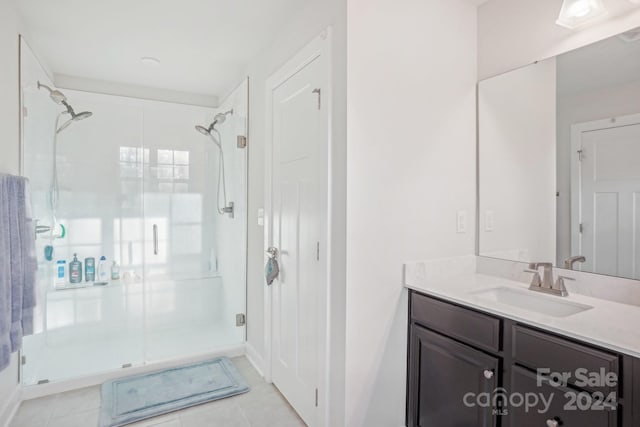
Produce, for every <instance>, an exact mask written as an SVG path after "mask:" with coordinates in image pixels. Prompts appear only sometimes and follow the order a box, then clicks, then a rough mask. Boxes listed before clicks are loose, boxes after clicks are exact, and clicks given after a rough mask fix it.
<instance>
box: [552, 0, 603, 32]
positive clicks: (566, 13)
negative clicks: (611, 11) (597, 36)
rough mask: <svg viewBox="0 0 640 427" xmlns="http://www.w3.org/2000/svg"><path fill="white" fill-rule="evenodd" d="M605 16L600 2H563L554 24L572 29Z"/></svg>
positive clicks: (571, 0) (584, 0) (569, 0)
mask: <svg viewBox="0 0 640 427" xmlns="http://www.w3.org/2000/svg"><path fill="white" fill-rule="evenodd" d="M606 14H607V9H605V7H604V5H603V4H602V0H564V1H563V2H562V9H561V10H560V16H558V20H557V21H556V24H558V25H560V26H562V27H565V28H569V29H574V28H577V27H579V26H581V25H585V24H588V23H589V22H591V21H594V20H596V19H598V18H600V17H603V16H605V15H606Z"/></svg>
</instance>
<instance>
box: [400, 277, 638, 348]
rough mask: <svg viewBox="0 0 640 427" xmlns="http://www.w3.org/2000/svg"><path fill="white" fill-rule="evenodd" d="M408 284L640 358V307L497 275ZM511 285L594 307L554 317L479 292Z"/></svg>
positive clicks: (409, 280)
mask: <svg viewBox="0 0 640 427" xmlns="http://www.w3.org/2000/svg"><path fill="white" fill-rule="evenodd" d="M405 286H406V287H407V288H409V289H413V290H416V291H419V292H422V293H425V294H427V295H432V296H434V297H438V298H442V299H444V300H448V301H451V302H454V303H458V304H461V305H465V306H467V307H471V308H475V309H477V310H481V311H484V312H487V313H491V314H495V315H498V316H501V317H506V318H508V319H512V320H515V321H518V322H522V323H526V324H529V325H531V326H535V327H537V328H540V329H544V330H547V331H550V332H555V333H558V334H560V335H564V336H567V337H571V338H575V339H577V340H580V341H584V342H588V343H591V344H594V345H597V346H600V347H604V348H608V349H611V350H614V351H616V352H620V353H623V354H627V355H630V356H633V357H638V358H640V307H638V306H634V305H627V304H622V303H618V302H612V301H607V300H603V299H598V298H592V297H588V296H584V295H579V294H576V293H573V294H570V295H569V296H568V297H566V298H565V297H558V296H553V295H546V294H542V293H538V292H533V291H527V287H528V285H526V284H524V283H522V282H516V281H513V280H508V279H504V278H500V277H496V276H489V275H485V274H477V273H475V274H474V273H465V274H460V275H457V276H452V277H446V278H445V277H442V278H439V279H438V280H426V279H425V278H415V277H407V278H406V279H405ZM501 287H504V288H511V289H519V290H524V291H526V292H531V293H532V294H534V295H535V296H536V297H537V298H549V299H551V300H553V301H558V300H561V301H568V302H573V303H578V304H585V305H588V306H592V307H593V308H591V309H589V310H586V311H582V312H580V313H577V314H573V315H570V316H567V317H553V316H549V315H545V314H541V313H539V312H536V311H535V308H533V307H532V309H531V310H529V309H524V308H519V307H515V306H513V305H508V304H505V303H500V302H494V301H489V300H487V298H486V297H485V296H482V295H478V294H477V293H478V292H479V291H483V290H489V289H493V288H501Z"/></svg>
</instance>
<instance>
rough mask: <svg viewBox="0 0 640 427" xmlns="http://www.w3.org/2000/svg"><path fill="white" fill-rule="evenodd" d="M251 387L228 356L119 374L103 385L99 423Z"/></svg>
mask: <svg viewBox="0 0 640 427" xmlns="http://www.w3.org/2000/svg"><path fill="white" fill-rule="evenodd" d="M247 391H249V386H248V385H247V383H246V381H245V380H244V378H242V376H241V375H240V373H239V372H238V370H237V369H236V367H235V366H234V365H233V362H231V360H229V359H228V358H226V357H219V358H216V359H213V360H207V361H205V362H199V363H193V364H190V365H185V366H180V367H177V368H171V369H165V370H162V371H157V372H151V373H148V374H141V375H135V376H132V377H127V378H119V379H117V380H112V381H108V382H106V383H104V384H103V385H102V406H101V408H100V421H99V427H118V426H124V425H127V424H129V423H133V422H135V421H140V420H144V419H146V418H151V417H155V416H158V415H162V414H166V413H167V412H172V411H176V410H179V409H183V408H187V407H189V406H194V405H198V404H201V403H205V402H211V401H213V400H218V399H222V398H224V397H230V396H234V395H236V394H240V393H246V392H247Z"/></svg>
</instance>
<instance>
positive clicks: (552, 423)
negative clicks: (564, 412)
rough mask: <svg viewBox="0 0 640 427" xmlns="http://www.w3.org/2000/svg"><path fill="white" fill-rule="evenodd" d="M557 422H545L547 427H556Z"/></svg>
mask: <svg viewBox="0 0 640 427" xmlns="http://www.w3.org/2000/svg"><path fill="white" fill-rule="evenodd" d="M558 426H559V424H558V421H556V420H547V427H558Z"/></svg>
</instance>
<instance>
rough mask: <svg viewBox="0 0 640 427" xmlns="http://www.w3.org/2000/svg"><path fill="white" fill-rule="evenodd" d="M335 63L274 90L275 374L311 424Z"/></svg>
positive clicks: (315, 64) (311, 65)
mask: <svg viewBox="0 0 640 427" xmlns="http://www.w3.org/2000/svg"><path fill="white" fill-rule="evenodd" d="M326 75H327V66H326V62H325V58H324V56H323V55H320V54H318V55H317V56H315V57H314V58H312V59H310V62H308V63H306V65H305V66H304V67H302V68H300V69H298V71H297V72H295V73H294V74H293V75H291V76H289V77H288V78H287V79H286V80H285V81H284V82H283V83H281V84H280V85H278V86H277V87H276V88H274V89H273V91H272V138H273V139H272V142H273V154H272V165H271V169H272V189H271V210H272V243H271V244H272V246H275V247H276V248H277V249H278V251H279V257H278V260H279V263H280V275H279V277H278V279H277V280H276V281H275V282H274V283H273V285H272V286H271V292H272V294H271V322H272V329H271V330H272V336H271V340H272V348H271V377H272V381H273V383H274V384H275V385H276V387H278V389H279V390H280V391H281V392H282V394H283V395H284V396H285V397H286V399H287V400H288V401H289V402H290V403H291V405H292V406H293V407H294V408H295V409H296V411H297V412H298V413H299V414H300V416H301V417H302V419H303V420H304V421H305V422H306V423H307V424H308V425H310V426H313V425H315V424H316V421H315V420H316V412H317V411H316V408H317V392H318V391H317V388H318V381H319V373H320V369H319V361H320V356H319V353H320V351H321V348H322V344H321V342H320V340H321V334H320V332H319V331H320V330H321V325H322V322H324V321H325V320H324V319H325V318H324V317H323V314H322V313H323V312H322V309H321V307H322V305H321V301H320V300H321V298H324V296H323V294H324V292H323V286H324V283H323V281H324V280H326V279H325V277H326V260H325V259H324V258H325V256H324V255H323V256H321V254H322V251H324V248H325V247H326V237H325V236H326V225H325V224H326V218H327V202H326V200H327V198H326V180H327V179H326V173H327V172H326V168H327V166H326V156H327V146H328V120H327V117H328V115H327V109H326V107H325V105H324V103H323V100H322V95H323V93H324V91H325V90H326V86H327V84H326V81H327V78H326Z"/></svg>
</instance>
